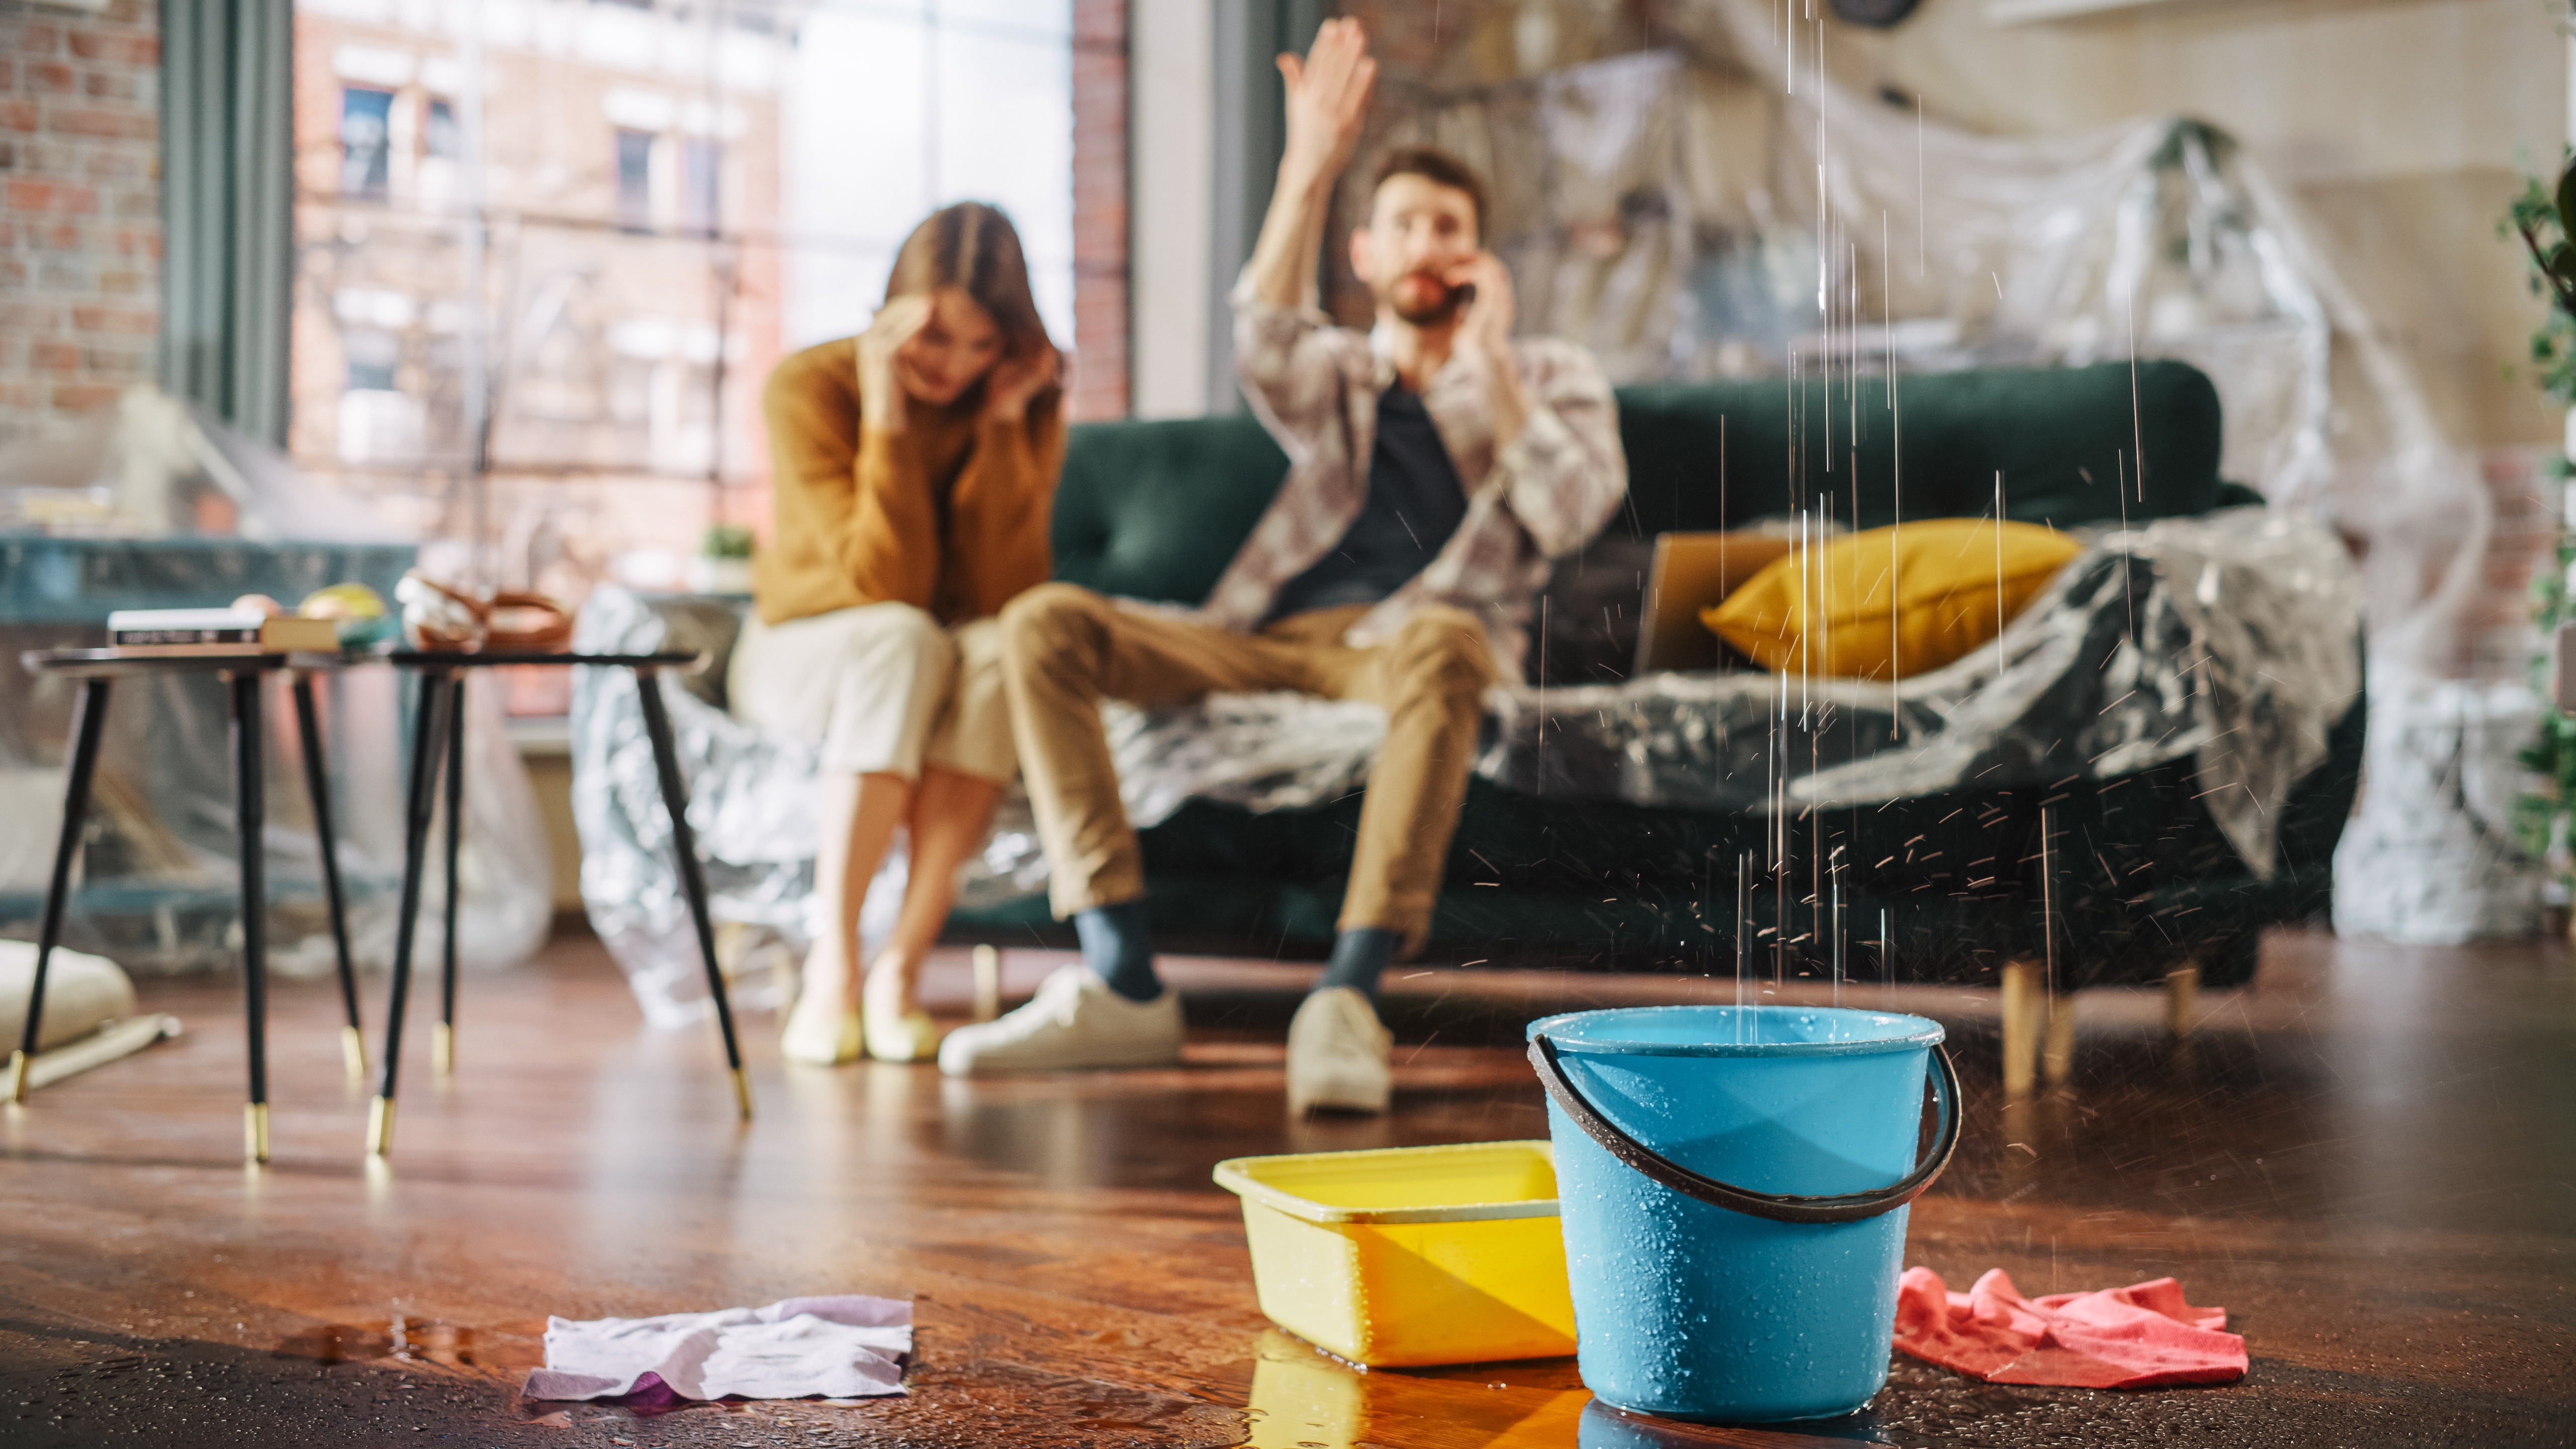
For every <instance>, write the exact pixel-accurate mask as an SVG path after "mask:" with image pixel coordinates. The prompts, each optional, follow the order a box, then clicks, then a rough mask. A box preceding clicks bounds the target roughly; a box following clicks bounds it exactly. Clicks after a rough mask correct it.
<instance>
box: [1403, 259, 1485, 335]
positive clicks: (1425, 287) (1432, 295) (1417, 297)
mask: <svg viewBox="0 0 2576 1449" xmlns="http://www.w3.org/2000/svg"><path fill="white" fill-rule="evenodd" d="M1469 295H1470V294H1469V293H1468V291H1467V289H1465V288H1463V287H1453V286H1450V285H1449V284H1448V283H1447V282H1445V281H1442V280H1441V279H1440V276H1439V274H1437V273H1435V272H1427V271H1422V272H1407V273H1405V274H1404V275H1403V276H1400V277H1398V278H1396V279H1395V281H1394V282H1393V283H1392V284H1390V285H1389V286H1388V287H1387V289H1386V294H1385V302H1386V305H1387V307H1388V309H1389V310H1391V311H1392V312H1394V313H1395V315H1396V316H1398V317H1400V318H1402V319H1403V320H1404V321H1405V322H1407V323H1409V324H1411V325H1413V326H1415V327H1437V326H1439V325H1441V324H1442V323H1444V322H1447V321H1448V320H1449V319H1451V318H1453V317H1455V316H1457V315H1458V309H1459V308H1461V307H1464V306H1465V305H1467V298H1468V296H1469Z"/></svg>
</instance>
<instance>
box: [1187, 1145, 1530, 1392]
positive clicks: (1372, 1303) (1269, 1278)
mask: <svg viewBox="0 0 2576 1449" xmlns="http://www.w3.org/2000/svg"><path fill="white" fill-rule="evenodd" d="M1216 1180H1217V1185H1218V1186H1220V1187H1223V1188H1225V1189H1226V1190H1228V1191H1230V1192H1232V1193H1234V1194H1235V1195H1237V1196H1239V1197H1241V1198H1242V1199H1243V1231H1244V1235H1245V1236H1246V1237H1248V1238H1250V1239H1251V1240H1252V1279H1253V1283H1254V1285H1255V1287H1256V1288H1257V1289H1258V1290H1259V1292H1260V1295H1261V1311H1262V1312H1263V1313H1266V1314H1268V1315H1270V1319H1271V1321H1272V1322H1274V1323H1276V1324H1278V1325H1279V1326H1280V1327H1282V1328H1284V1329H1287V1330H1288V1331H1289V1332H1291V1333H1293V1334H1296V1335H1297V1336H1298V1337H1300V1338H1303V1339H1305V1340H1306V1341H1307V1342H1309V1343H1312V1344H1314V1345H1315V1346H1316V1347H1318V1348H1321V1349H1324V1350H1325V1351H1327V1352H1329V1353H1333V1354H1336V1355H1339V1356H1340V1357H1342V1358H1346V1359H1348V1360H1350V1361H1351V1362H1353V1363H1359V1364H1366V1365H1368V1366H1369V1367H1371V1368H1397V1367H1404V1366H1408V1365H1422V1364H1439V1363H1485V1362H1489V1361H1492V1360H1497V1359H1513V1358H1553V1357H1556V1356H1559V1355H1562V1354H1570V1353H1572V1352H1574V1304H1573V1301H1572V1299H1571V1298H1570V1296H1569V1295H1568V1294H1567V1292H1566V1287H1565V1239H1564V1237H1563V1235H1562V1234H1561V1233H1560V1232H1559V1230H1558V1226H1557V1217H1556V1163H1555V1158H1554V1157H1553V1156H1552V1155H1551V1153H1550V1152H1549V1150H1548V1144H1547V1143H1546V1142H1544V1141H1539V1142H1477V1143H1470V1144H1467V1145H1464V1146H1458V1147H1392V1148H1383V1149H1379V1150H1375V1151H1368V1152H1309V1153H1299V1154H1296V1155H1294V1156H1287V1157H1237V1158H1233V1159H1231V1160H1229V1161H1225V1162H1220V1163H1218V1164H1217V1165H1216Z"/></svg>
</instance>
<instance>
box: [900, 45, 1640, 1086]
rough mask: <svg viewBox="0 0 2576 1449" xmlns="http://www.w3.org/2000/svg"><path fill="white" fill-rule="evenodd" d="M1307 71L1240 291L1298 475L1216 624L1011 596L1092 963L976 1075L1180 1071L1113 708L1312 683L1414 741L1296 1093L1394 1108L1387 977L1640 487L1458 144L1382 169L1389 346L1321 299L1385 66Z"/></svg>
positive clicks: (1028, 742)
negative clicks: (1563, 606) (1115, 752)
mask: <svg viewBox="0 0 2576 1449" xmlns="http://www.w3.org/2000/svg"><path fill="white" fill-rule="evenodd" d="M1279 70H1280V74H1281V75H1282V76H1283V77H1284V78H1285V79H1286V81H1287V90H1288V137H1287V148H1286V152H1285V154H1284V155H1283V156H1282V157H1281V159H1280V164H1279V182H1278V189H1277V191H1276V192H1275V193H1274V194H1273V196H1272V197H1271V202H1270V214H1269V217H1268V219H1267V220H1265V221H1264V222H1263V223H1262V228H1261V236H1260V239H1259V241H1258V242H1257V243H1256V245H1255V247H1254V249H1253V254H1252V260H1251V261H1250V263H1248V264H1247V265H1246V266H1245V268H1244V272H1243V277H1242V280H1241V281H1240V282H1239V283H1238V284H1237V285H1236V287H1235V292H1234V308H1235V350H1236V353H1237V356H1238V358H1239V365H1240V370H1241V373H1242V378H1243V387H1244V392H1245V394H1246V396H1248V397H1249V398H1250V399H1251V401H1252V406H1253V409H1254V410H1255V411H1256V412H1257V413H1259V414H1260V416H1261V420H1262V422H1263V423H1264V424H1265V425H1267V426H1268V427H1269V429H1270V431H1271V433H1272V434H1273V435H1274V436H1275V437H1277V438H1278V440H1279V443H1280V445H1281V447H1283V448H1284V449H1285V450H1286V451H1287V453H1288V457H1289V459H1290V462H1291V469H1290V473H1289V476H1288V479H1287V482H1286V483H1285V485H1284V486H1282V488H1281V489H1280V491H1279V495H1278V497H1277V499H1276V500H1275V501H1273V502H1272V504H1271V505H1270V508H1269V511H1268V512H1267V513H1265V514H1264V515H1263V516H1262V519H1261V521H1260V523H1259V524H1258V525H1256V526H1255V527H1254V529H1253V532H1252V536H1251V537H1250V538H1249V539H1247V540H1246V541H1245V542H1244V545H1243V548H1242V551H1241V552H1239V553H1238V554H1237V555H1236V556H1235V559H1234V562H1233V563H1232V564H1231V565H1230V566H1229V567H1228V568H1227V570H1226V573H1225V575H1224V577H1222V578H1220V579H1219V580H1218V581H1217V585H1216V588H1215V590H1214V591H1213V592H1212V593H1210V595H1209V596H1208V600H1207V602H1206V603H1205V604H1204V605H1202V606H1201V607H1200V608H1199V610H1198V611H1197V613H1196V614H1195V615H1194V616H1191V617H1189V618H1185V619H1184V618H1173V617H1170V616H1168V615H1163V614H1155V613H1148V612H1145V611H1142V610H1135V609H1127V608H1121V607H1119V606H1118V605H1116V604H1113V603H1112V602H1111V601H1109V600H1107V599H1104V598H1102V597H1100V596H1099V595H1097V594H1093V593H1090V592H1088V591H1086V590H1083V589H1078V588H1074V587H1072V586H1070V585H1065V584H1046V585H1041V586H1039V587H1038V588H1035V589H1032V590H1030V591H1028V592H1027V593H1025V594H1022V595H1021V596H1020V597H1019V598H1018V599H1016V600H1014V601H1013V602H1012V603H1011V604H1010V606H1009V607H1007V608H1006V609H1004V610H1003V612H1002V634H1003V650H1004V661H1005V662H1004V676H1003V677H1004V687H1005V689H1006V691H1007V693H1008V696H1009V699H1010V705H1011V723H1012V733H1013V736H1014V738H1015V739H1016V740H1017V742H1018V745H1019V752H1020V761H1021V768H1022V771H1023V773H1024V774H1025V776H1026V778H1027V781H1028V788H1029V797H1030V801H1031V803H1032V804H1033V805H1034V806H1035V808H1036V814H1037V820H1038V829H1039V833H1040V836H1041V838H1042V840H1043V842H1044V844H1045V847H1046V852H1047V860H1048V864H1049V866H1050V868H1051V870H1052V873H1053V895H1054V904H1055V910H1056V914H1057V915H1058V916H1060V917H1062V916H1070V917H1072V918H1073V922H1074V928H1075V930H1076V932H1077V933H1078V934H1079V935H1080V937H1081V941H1082V954H1083V962H1084V965H1083V966H1082V967H1067V968H1065V969H1064V970H1062V971H1059V972H1057V973H1056V974H1055V975H1054V976H1052V977H1050V978H1049V979H1048V981H1047V983H1046V985H1045V986H1043V987H1042V988H1040V990H1039V992H1038V996H1037V999H1036V1000H1034V1001H1032V1002H1031V1003H1029V1004H1028V1005H1027V1006H1025V1007H1023V1008H1021V1009H1020V1010H1018V1011H1015V1012H1012V1013H1011V1014H1010V1015H1008V1016H1005V1017H1003V1018H1002V1019H1001V1020H999V1021H995V1022H990V1023H986V1024H984V1025H980V1026H970V1027H966V1028H963V1029H961V1030H959V1031H958V1032H956V1033H954V1034H952V1035H951V1036H950V1037H949V1038H948V1040H947V1042H946V1044H945V1045H944V1046H943V1047H942V1049H941V1051H940V1054H939V1064H940V1067H941V1069H942V1070H944V1071H946V1072H948V1073H950V1074H951V1075H966V1074H970V1073H977V1072H988V1071H1025V1070H1045V1069H1056V1068H1067V1067H1116V1066H1152V1065H1163V1064H1168V1063H1171V1062H1174V1061H1177V1060H1178V1059H1179V1057H1180V1048H1181V1013H1180V1002H1179V999H1178V998H1177V996H1176V995H1175V994H1174V993H1172V992H1171V991H1169V990H1166V989H1165V988H1164V987H1163V985H1162V983H1161V982H1160V981H1159V980H1158V979H1157V978H1156V976H1155V974H1154V954H1153V946H1152V943H1151V941H1150V939H1149V938H1148V934H1147V930H1146V922H1145V902H1144V898H1143V897H1144V880H1143V876H1142V871H1141V867H1140V865H1139V857H1138V850H1137V844H1136V834H1135V831H1134V829H1133V828H1132V827H1130V826H1129V824H1128V822H1127V818H1126V814H1125V811H1124V810H1123V809H1122V807H1121V806H1120V804H1119V798H1118V780H1117V773H1116V768H1115V766H1114V765H1113V764H1112V762H1111V759H1110V754H1109V744H1108V739H1107V735H1106V733H1105V731H1104V730H1103V728H1102V725H1101V721H1100V713H1099V702H1100V700H1101V699H1102V698H1104V697H1106V698H1113V699H1121V700H1127V701H1130V702H1132V703H1136V704H1142V705H1164V704H1173V703H1178V702H1181V701H1184V700H1188V699H1193V698H1196V697H1198V696H1200V695H1203V694H1207V693H1210V692H1212V691H1218V690H1226V691H1258V690H1274V689H1294V690H1299V691H1303V692H1305V693H1308V694H1316V695H1323V696H1327V697H1331V698H1339V699H1364V700H1369V701H1371V702H1373V703H1376V704H1379V705H1382V706H1384V707H1385V709H1386V711H1387V735H1386V743H1385V745H1384V746H1383V747H1382V748H1381V749H1380V751H1379V753H1378V758H1377V762H1376V765H1375V767H1374V769H1373V770H1372V772H1371V774H1370V778H1369V786H1368V793H1367V797H1366V800H1365V801H1364V803H1363V805H1362V807H1361V811H1360V829H1359V842H1358V848H1357V851H1356V853H1355V856H1354V859H1353V860H1352V863H1351V876H1350V885H1349V889H1348V891H1347V893H1346V894H1345V896H1344V904H1343V907H1342V914H1341V919H1340V923H1339V933H1338V935H1337V936H1336V938H1335V940H1334V944H1333V954H1332V959H1331V962H1330V964H1329V965H1328V966H1327V967H1326V968H1325V971H1324V975H1323V978H1322V980H1321V981H1320V982H1319V983H1318V984H1317V986H1316V988H1315V990H1314V992H1313V993H1312V994H1311V995H1309V996H1308V997H1307V999H1306V1001H1305V1003H1304V1004H1303V1005H1301V1006H1300V1007H1299V1008H1298V1011H1297V1016H1296V1019H1295V1021H1294V1022H1293V1024H1291V1026H1290V1027H1289V1030H1288V1100H1289V1106H1290V1108H1291V1109H1292V1110H1295V1111H1301V1112H1302V1111H1304V1110H1305V1109H1306V1108H1308V1107H1328V1108H1336V1109H1341V1110H1348V1111H1362V1112H1382V1111H1384V1110H1385V1109H1386V1104H1387V1096H1388V1090H1389V1071H1388V1047H1389V1044H1390V1042H1389V1037H1388V1035H1387V1032H1386V1029H1385V1028H1384V1027H1383V1026H1382V1025H1380V1024H1379V1022H1378V1019H1377V1013H1376V1009H1375V1007H1374V1005H1373V1001H1374V997H1375V992H1376V989H1377V979H1378V975H1379V973H1380V971H1381V970H1383V969H1384V967H1385V966H1386V965H1387V963H1388V962H1389V961H1391V960H1393V959H1395V958H1396V957H1397V956H1399V955H1401V954H1404V953H1407V952H1410V951H1413V950H1416V949H1419V948H1420V946H1421V945H1422V943H1423V940H1424V938H1425V937H1426V936H1427V935H1428V934H1429V931H1430V926H1431V910H1432V903H1433V901H1434V899H1435V898H1436V897H1437V895H1438V894H1439V888H1440V879H1441V875H1442V873H1443V867H1444V865H1445V863H1446V861H1447V858H1448V853H1449V841H1450V837H1451V835H1452V834H1454V833H1455V831H1456V828H1457V821H1458V807H1459V803H1460V801H1461V800H1462V799H1463V798H1464V796H1465V794H1466V788H1467V773H1468V768H1469V766H1470V765H1471V764H1472V762H1473V761H1472V756H1473V753H1474V749H1475V743H1476V730H1477V724H1478V721H1479V719H1480V717H1481V714H1482V701H1483V697H1484V694H1485V692H1486V690H1487V689H1488V688H1489V687H1491V686H1492V685H1493V684H1494V683H1495V682H1496V681H1497V680H1498V679H1500V678H1502V677H1505V676H1507V675H1514V674H1517V673H1518V672H1519V669H1520V662H1521V657H1522V653H1523V649H1524V644H1525V626H1526V624H1527V622H1528V618H1529V612H1530V596H1531V594H1532V593H1533V592H1535V591H1536V590H1537V589H1538V588H1539V587H1540V586H1541V585H1543V584H1544V583H1545V582H1546V581H1547V573H1548V560H1549V559H1550V558H1554V557H1558V556H1561V555H1564V554H1567V553H1571V552H1573V551H1574V550H1576V549H1578V548H1580V547H1582V546H1583V544H1584V543H1585V542H1587V541H1588V540H1589V539H1590V538H1591V537H1592V536H1593V534H1594V533H1596V532H1597V531H1599V529H1600V528H1601V526H1602V525H1603V524H1604V523H1605V522H1607V521H1608V520H1609V517H1610V515H1611V513H1612V511H1613V510H1614V509H1616V508H1617V507H1618V504H1619V500H1620V497H1621V495H1622V494H1624V493H1625V492H1626V489H1627V465H1626V463H1625V461H1624V460H1623V458H1622V457H1621V454H1620V451H1619V435H1618V425H1617V418H1616V415H1615V412H1614V409H1613V404H1612V401H1611V396H1610V388H1609V384H1608V382H1607V381H1606V380H1605V379H1604V378H1603V377H1602V375H1601V370H1600V368H1599V367H1598V366H1597V365H1596V364H1595V363H1594V362H1593V361H1592V359H1591V358H1590V357H1589V356H1588V355H1587V354H1585V353H1584V352H1583V351H1582V350H1581V349H1580V348H1577V347H1574V346H1572V345H1570V344H1567V343H1563V342H1550V341H1534V340H1533V341H1523V342H1518V343H1515V342H1513V341H1512V340H1511V335H1510V334H1511V326H1512V282H1511V276H1510V274H1509V273H1507V272H1506V271H1505V270H1504V269H1503V265H1502V263H1501V262H1500V261H1498V260H1497V259H1496V258H1495V257H1494V255H1493V254H1492V253H1491V252H1488V251H1485V250H1483V249H1482V246H1481V238H1482V236H1483V232H1484V226H1485V221H1486V218H1485V199H1484V187H1483V184H1482V183H1481V182H1480V181H1479V180H1478V179H1477V178H1476V176H1475V174H1474V173H1473V172H1472V171H1470V170H1469V169H1468V168H1467V167H1466V166H1465V165H1464V164H1462V163H1460V162H1459V161H1457V160H1456V159H1455V158H1453V157H1450V156H1448V155H1446V154H1444V153H1442V152H1438V151H1434V150H1431V149H1428V148H1421V147H1415V148H1408V149H1402V150H1398V151H1396V152H1394V153H1393V154H1391V155H1390V156H1388V157H1387V158H1386V160H1385V162H1384V164H1382V165H1381V166H1380V167H1379V168H1378V173H1377V178H1376V180H1377V185H1376V191H1375V194H1374V196H1373V198H1372V201H1371V208H1370V212H1369V216H1368V220H1367V222H1366V224H1365V225H1363V226H1361V227H1360V228H1359V229H1358V230H1357V231H1355V232H1354V233H1353V234H1352V236H1351V241H1350V258H1351V268H1352V270H1353V272H1354V273H1356V274H1357V275H1358V277H1359V279H1360V280H1361V281H1362V282H1365V283H1366V284H1367V285H1368V288H1369V291H1370V294H1371V295H1372V296H1373V297H1374V298H1375V300H1376V303H1377V326H1376V328H1375V330H1374V331H1372V332H1370V333H1366V334H1363V333H1359V332H1354V331H1351V330H1348V329H1345V328H1338V327H1334V326H1332V325H1331V324H1330V322H1329V321H1328V319H1326V318H1325V317H1324V316H1323V315H1322V314H1321V313H1320V312H1318V311H1316V310H1315V307H1314V299H1313V295H1312V294H1313V285H1314V277H1315V272H1316V262H1317V258H1318V252H1319V248H1320V246H1321V244H1322V237H1323V228H1324V218H1325V213H1326V209H1327V204H1328V202H1329V199H1330V197H1331V195H1332V190H1333V185H1334V182H1335V180H1336V179H1337V178H1338V177H1339V176H1340V174H1341V172H1342V169H1343V168H1344V167H1345V166H1347V165H1348V164H1349V162H1350V157H1351V153H1352V151H1353V149H1354V148H1355V147H1356V146H1357V144H1358V141H1359V136H1360V128H1361V121H1362V118H1363V117H1364V115H1365V114H1366V112H1367V108H1368V99H1369V92H1370V88H1371V86H1372V85H1373V83H1374V81H1375V78H1376V72H1377V67H1376V63H1375V62H1374V61H1372V60H1371V59H1370V58H1369V56H1368V46H1367V41H1366V39H1365V37H1364V36H1363V35H1362V34H1361V31H1360V27H1359V24H1358V22H1356V21H1353V20H1346V19H1345V20H1331V21H1327V22H1325V24H1324V26H1323V29H1322V31H1321V33H1319V34H1318V35H1317V36H1316V39H1315V44H1314V48H1313V50H1312V51H1310V52H1309V54H1308V56H1307V58H1306V60H1305V61H1304V62H1303V63H1300V62H1299V61H1298V59H1297V58H1296V57H1295V56H1288V55H1283V56H1281V57H1280V58H1279ZM1086 968H1087V969H1086Z"/></svg>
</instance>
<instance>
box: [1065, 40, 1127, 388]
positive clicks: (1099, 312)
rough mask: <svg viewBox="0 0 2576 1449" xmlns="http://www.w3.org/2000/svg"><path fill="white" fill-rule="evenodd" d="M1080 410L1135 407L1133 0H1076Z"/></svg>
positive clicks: (1076, 311)
mask: <svg viewBox="0 0 2576 1449" xmlns="http://www.w3.org/2000/svg"><path fill="white" fill-rule="evenodd" d="M1073 347H1074V353H1075V357H1076V362H1075V366H1074V373H1073V391H1072V395H1071V397H1070V399H1069V403H1070V412H1071V416H1073V417H1075V418H1078V419H1080V418H1123V417H1125V416H1127V406H1128V404H1127V0H1073Z"/></svg>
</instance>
